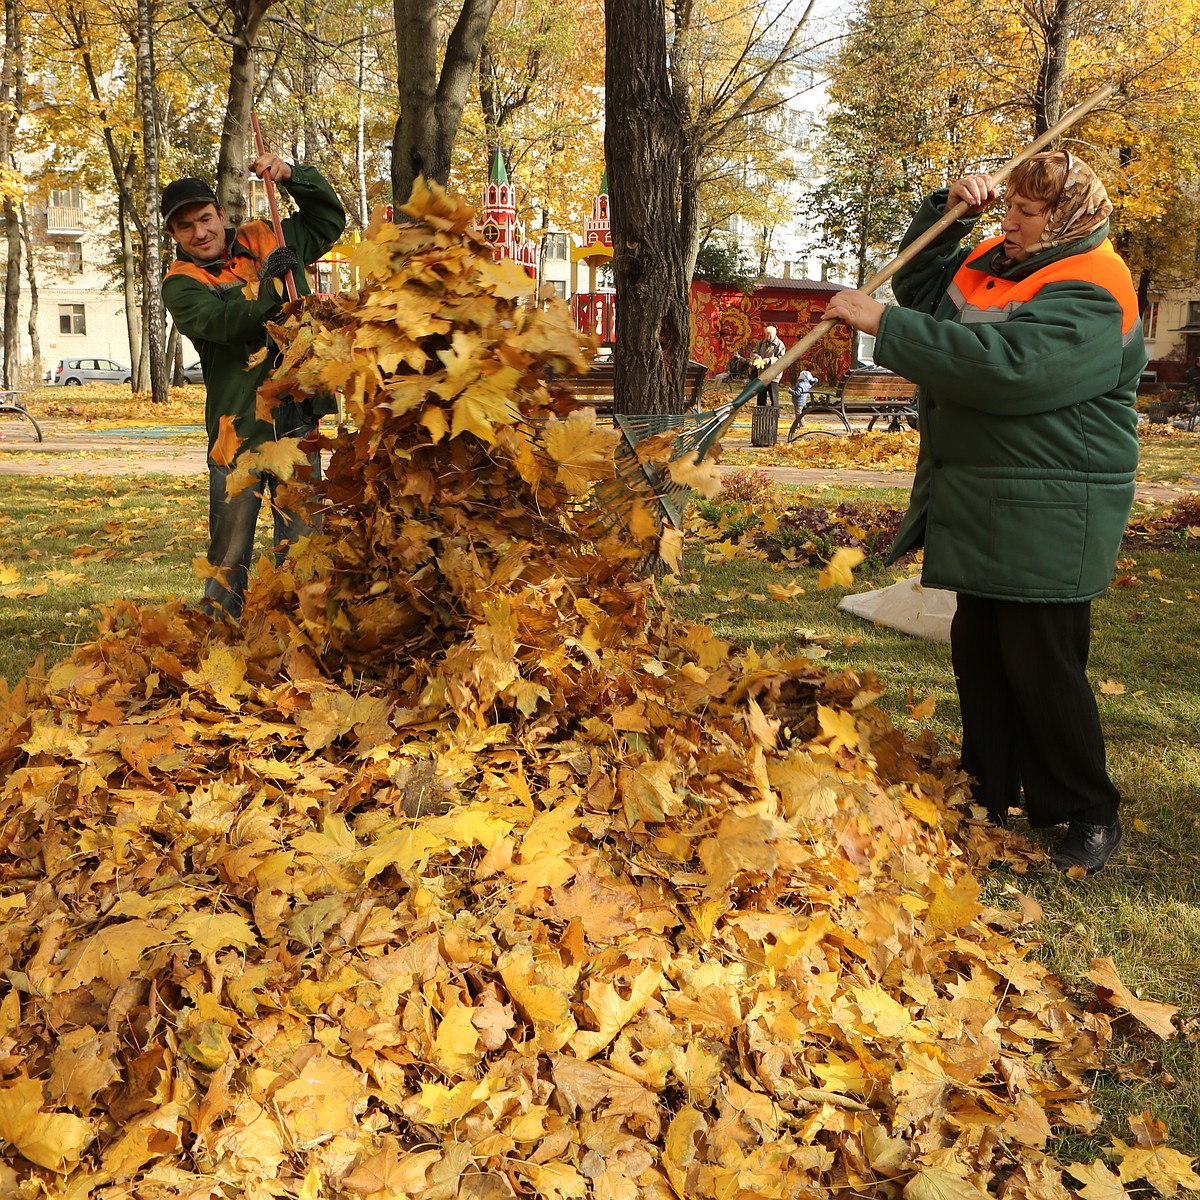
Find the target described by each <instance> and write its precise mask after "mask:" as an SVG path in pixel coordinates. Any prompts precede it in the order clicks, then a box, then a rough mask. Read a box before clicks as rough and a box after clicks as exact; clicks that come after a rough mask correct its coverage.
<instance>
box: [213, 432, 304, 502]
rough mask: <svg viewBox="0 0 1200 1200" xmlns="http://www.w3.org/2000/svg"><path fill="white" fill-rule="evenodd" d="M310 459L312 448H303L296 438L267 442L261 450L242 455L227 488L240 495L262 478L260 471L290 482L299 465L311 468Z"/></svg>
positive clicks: (230, 475) (226, 485) (231, 493)
mask: <svg viewBox="0 0 1200 1200" xmlns="http://www.w3.org/2000/svg"><path fill="white" fill-rule="evenodd" d="M309 462H310V459H309V454H308V451H307V450H301V449H300V443H299V441H298V440H297V439H296V438H281V439H280V440H279V441H277V442H263V444H262V445H261V446H259V447H258V448H257V449H255V450H248V451H246V452H245V453H244V454H241V455H239V456H238V463H237V466H236V467H234V468H233V470H232V471H230V472H229V476H228V478H227V479H226V480H225V490H226V491H227V492H228V494H229V495H230V496H237V495H240V494H241V493H242V492H244V491H245V490H246V489H247V488H248V487H251V486H252V485H253V484H254V483H256V482H257V481H258V477H259V475H260V474H267V475H274V476H275V478H276V479H279V480H282V481H287V480H289V479H291V478H292V477H293V476H294V475H295V474H296V468H297V467H307V466H308V465H309Z"/></svg>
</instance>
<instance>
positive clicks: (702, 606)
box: [0, 460, 1200, 1162]
mask: <svg viewBox="0 0 1200 1200" xmlns="http://www.w3.org/2000/svg"><path fill="white" fill-rule="evenodd" d="M1155 461H1157V460H1155ZM1164 461H1165V460H1164ZM1183 465H1184V466H1186V465H1187V464H1186V463H1184V464H1183ZM1156 469H1157V468H1156ZM1164 469H1166V468H1165V467H1164ZM1172 469H1174V468H1172ZM808 496H809V500H810V502H813V503H819V504H821V505H822V506H826V507H832V506H834V505H836V504H837V503H839V502H840V501H841V500H844V499H847V498H851V497H853V498H855V499H858V500H861V499H863V498H864V495H863V494H862V493H858V492H847V491H846V490H845V489H835V488H828V489H822V490H821V491H820V492H819V493H814V492H810V493H808ZM870 496H871V498H873V499H880V500H887V501H892V502H902V501H903V499H904V495H903V493H902V492H898V491H891V492H888V491H881V490H879V489H873V490H872V491H871V493H870ZM206 504H207V496H206V490H205V483H204V481H203V480H179V479H167V478H163V477H156V478H150V479H128V478H116V479H111V480H108V479H106V480H94V479H92V480H88V479H82V478H72V479H67V480H62V479H53V480H51V479H30V478H24V477H12V476H9V477H5V476H0V545H2V546H3V547H4V550H3V552H2V555H0V622H2V631H3V637H2V639H0V671H2V672H3V674H4V676H5V677H6V678H7V679H8V680H9V681H10V682H15V681H16V680H17V679H19V678H20V676H21V675H22V674H23V673H25V670H26V668H27V665H28V664H29V662H30V661H31V660H32V659H33V658H34V657H35V656H37V655H39V654H41V655H44V656H45V660H46V663H47V665H52V664H53V663H54V662H56V661H58V660H59V659H61V658H63V657H64V656H65V655H66V654H68V653H69V652H70V648H71V646H72V645H74V644H75V643H76V642H78V641H80V640H87V639H89V638H90V635H91V629H92V626H93V622H94V619H95V615H96V612H97V609H98V607H99V606H100V605H102V604H104V603H105V602H107V601H109V600H111V599H112V598H114V597H129V598H135V599H144V600H150V601H153V600H156V599H161V598H164V597H172V596H179V595H183V596H185V597H192V598H197V597H198V595H199V585H198V584H197V583H196V581H195V579H194V578H193V575H192V571H191V562H192V559H193V558H194V557H195V556H197V555H200V554H202V553H203V552H204V548H205V523H206ZM261 528H262V530H263V532H264V533H265V528H266V523H265V521H264V522H263V525H262V527H261ZM1120 570H1121V574H1122V576H1123V577H1124V580H1125V582H1124V583H1123V585H1122V586H1118V587H1114V588H1111V589H1110V590H1109V592H1108V593H1107V594H1106V595H1105V596H1104V597H1103V598H1101V599H1100V600H1098V601H1097V602H1096V604H1095V605H1094V618H1095V638H1094V645H1093V659H1092V672H1091V673H1092V677H1093V680H1094V681H1095V683H1096V685H1097V687H1098V688H1099V685H1100V684H1101V683H1104V684H1106V685H1107V686H1106V688H1105V690H1104V691H1103V692H1101V694H1100V695H1099V704H1100V710H1101V714H1102V718H1103V721H1104V724H1105V728H1106V730H1107V734H1108V745H1109V758H1110V768H1111V771H1112V774H1113V776H1114V779H1115V780H1116V782H1117V784H1118V786H1119V787H1120V788H1121V790H1122V792H1123V794H1124V795H1125V797H1126V807H1125V809H1124V818H1125V821H1126V824H1127V827H1128V835H1127V841H1126V846H1125V848H1124V849H1123V850H1122V852H1121V853H1120V855H1119V856H1118V857H1117V859H1116V860H1115V863H1114V865H1113V866H1112V867H1111V868H1110V869H1109V870H1106V871H1105V872H1103V873H1102V874H1101V875H1099V876H1097V877H1096V878H1095V879H1092V880H1088V881H1083V882H1071V881H1067V880H1065V879H1063V878H1062V877H1060V876H1059V875H1057V874H1056V873H1054V872H1053V871H1049V870H1035V871H1031V872H1030V873H1029V874H1028V875H1025V876H1018V875H1014V874H1011V873H1009V872H1008V871H1007V870H1006V869H999V870H997V871H996V872H994V873H993V875H992V876H991V877H990V879H989V882H988V887H989V889H990V891H991V893H992V894H993V895H994V896H997V897H998V896H1000V895H1001V894H1002V893H1003V892H1004V891H1005V890H1006V889H1011V888H1013V887H1016V888H1019V889H1020V890H1021V891H1023V892H1026V893H1027V894H1029V895H1031V896H1033V897H1034V898H1035V899H1036V900H1037V901H1039V902H1040V903H1041V905H1042V906H1043V909H1044V914H1045V915H1044V917H1043V919H1042V920H1041V921H1040V922H1038V923H1037V924H1035V925H1034V926H1032V927H1031V929H1032V932H1031V934H1030V936H1031V937H1034V938H1036V939H1037V940H1038V941H1039V943H1040V949H1039V950H1038V951H1037V953H1038V954H1039V955H1040V956H1041V958H1042V959H1043V960H1044V961H1046V962H1047V963H1048V964H1050V966H1051V967H1052V968H1053V969H1054V970H1056V971H1057V972H1059V973H1060V974H1061V975H1062V976H1063V977H1064V979H1065V980H1066V981H1067V983H1068V985H1069V986H1070V988H1071V989H1072V990H1073V991H1074V993H1075V994H1076V995H1078V996H1079V997H1081V998H1082V999H1083V1000H1084V1001H1085V1002H1086V1001H1087V999H1088V997H1090V996H1091V995H1092V994H1093V992H1094V988H1093V985H1091V984H1090V983H1089V982H1088V981H1087V980H1086V978H1085V977H1084V972H1085V971H1086V970H1087V968H1088V964H1089V961H1090V960H1091V959H1092V958H1093V957H1097V956H1102V955H1111V956H1112V958H1113V959H1114V960H1115V961H1116V963H1117V966H1118V968H1119V970H1120V972H1121V975H1122V977H1123V978H1124V980H1125V981H1126V982H1127V983H1128V984H1129V985H1130V987H1131V988H1133V989H1134V990H1135V991H1136V992H1137V994H1138V995H1140V996H1141V997H1142V998H1144V999H1153V1000H1158V1001H1162V1002H1165V1003H1170V1004H1175V1005H1178V1006H1179V1007H1180V1009H1181V1014H1180V1023H1181V1026H1182V1032H1181V1034H1180V1035H1179V1036H1177V1037H1176V1038H1174V1039H1172V1040H1171V1041H1168V1042H1163V1041H1160V1040H1159V1039H1158V1038H1156V1037H1155V1036H1154V1035H1153V1034H1151V1033H1150V1032H1149V1031H1147V1030H1145V1029H1144V1028H1142V1027H1141V1026H1137V1025H1135V1024H1134V1023H1133V1022H1132V1021H1131V1020H1130V1019H1128V1018H1124V1019H1122V1020H1120V1021H1119V1022H1118V1023H1117V1026H1116V1040H1115V1048H1114V1052H1113V1055H1112V1058H1111V1061H1112V1063H1113V1064H1114V1065H1113V1068H1112V1070H1110V1071H1109V1072H1107V1073H1106V1074H1105V1075H1103V1076H1102V1077H1101V1078H1100V1079H1099V1080H1097V1081H1096V1088H1097V1102H1098V1104H1099V1106H1100V1107H1101V1109H1102V1111H1103V1112H1104V1114H1105V1125H1104V1127H1103V1128H1102V1129H1101V1130H1100V1131H1099V1132H1098V1134H1097V1135H1096V1140H1094V1141H1093V1140H1090V1139H1074V1140H1073V1141H1072V1142H1070V1143H1063V1144H1061V1145H1060V1146H1058V1147H1056V1148H1055V1153H1056V1154H1057V1155H1058V1156H1059V1157H1060V1158H1063V1159H1064V1160H1069V1158H1070V1157H1075V1158H1079V1159H1081V1160H1082V1161H1085V1162H1090V1161H1092V1159H1093V1158H1094V1157H1096V1156H1097V1153H1098V1150H1097V1147H1098V1146H1100V1145H1102V1144H1104V1143H1105V1142H1106V1141H1107V1140H1108V1138H1109V1137H1111V1136H1113V1135H1115V1136H1119V1137H1122V1138H1125V1139H1128V1138H1129V1136H1130V1135H1129V1130H1128V1128H1127V1126H1126V1123H1125V1122H1126V1118H1127V1117H1129V1116H1131V1115H1133V1114H1135V1113H1138V1112H1140V1111H1142V1110H1143V1109H1149V1110H1150V1111H1151V1113H1152V1114H1153V1115H1154V1116H1155V1117H1156V1118H1158V1119H1159V1120H1162V1121H1164V1122H1165V1123H1166V1125H1167V1127H1168V1129H1169V1131H1170V1138H1171V1143H1172V1145H1174V1146H1175V1147H1177V1148H1178V1149H1180V1150H1182V1151H1184V1152H1185V1153H1188V1154H1190V1155H1193V1156H1200V871H1198V870H1197V865H1198V864H1200V737H1198V735H1197V731H1198V730H1200V556H1197V555H1195V554H1194V553H1189V552H1187V551H1182V550H1175V551H1173V550H1145V551H1134V552H1131V553H1129V554H1128V555H1127V556H1126V558H1125V559H1124V560H1123V561H1122V564H1121V568H1120ZM900 574H903V572H897V571H895V570H891V569H884V568H874V569H869V570H865V571H864V570H862V569H860V570H859V572H858V576H857V578H856V580H855V582H854V590H866V589H868V588H870V587H878V586H883V585H885V584H887V583H889V582H892V581H893V580H894V579H896V578H898V577H899V576H900ZM817 575H818V572H817V569H816V568H814V567H810V566H805V567H801V568H790V567H787V568H777V567H772V566H771V565H770V564H767V563H764V562H761V561H757V560H755V559H752V558H747V557H736V558H733V559H732V560H731V561H726V562H721V563H719V564H718V563H715V562H714V563H706V562H705V556H704V554H703V553H702V551H701V550H699V549H694V550H690V551H689V554H688V559H687V562H686V568H685V575H684V577H683V586H682V587H675V588H674V589H672V592H671V594H672V595H673V596H674V602H675V604H676V605H677V608H678V609H679V611H680V613H681V615H683V616H686V617H690V618H693V619H698V620H704V621H705V622H707V623H709V624H711V625H712V626H713V627H714V629H715V630H716V632H717V633H718V634H719V635H720V636H722V637H725V638H730V639H733V640H734V641H736V642H739V643H750V642H752V643H754V644H756V645H758V646H762V647H767V646H773V645H780V644H782V645H785V646H789V647H797V646H801V645H809V646H813V647H817V648H819V650H821V651H824V652H825V653H826V654H827V658H826V661H827V662H828V663H830V664H833V665H835V666H838V667H846V668H850V669H853V670H856V671H868V670H869V671H873V672H875V673H876V674H877V675H878V676H879V677H880V679H881V680H882V682H883V683H884V684H885V685H886V688H887V690H886V692H885V695H884V697H883V699H882V701H881V705H882V706H883V707H884V708H885V709H886V710H887V711H888V712H889V713H890V714H891V715H892V716H893V718H894V719H895V720H896V721H897V722H898V723H899V724H900V725H901V726H902V727H904V728H905V729H906V730H908V731H909V732H910V733H912V734H914V735H915V734H917V733H918V732H920V731H921V730H922V729H926V728H928V729H930V730H932V731H933V733H934V734H935V736H936V737H937V738H938V739H939V741H940V742H941V743H942V744H943V745H944V746H946V747H948V748H951V749H952V748H953V746H954V745H955V744H956V741H957V736H958V728H959V726H958V705H957V699H956V695H955V689H954V680H953V675H952V672H951V669H950V661H949V652H948V647H946V646H944V645H940V644H936V643H931V642H925V641H919V640H917V639H914V638H911V637H907V636H905V635H903V634H900V633H896V632H895V631H892V630H887V629H883V628H878V627H875V626H873V625H870V624H868V623H866V622H863V621H861V620H859V619H858V618H855V617H851V616H848V615H846V614H844V613H841V612H839V611H838V609H837V603H838V601H839V600H840V599H841V597H842V596H843V595H844V594H845V591H844V590H843V589H838V588H833V589H828V590H821V589H820V588H819V587H818V579H817ZM779 584H785V585H796V586H798V587H799V588H801V589H803V591H802V592H801V593H798V594H796V595H794V596H793V597H792V598H790V599H787V600H782V601H781V600H774V599H772V598H771V596H770V590H769V589H770V588H771V586H772V585H779ZM664 586H668V587H669V584H666V585H664ZM928 696H932V697H934V698H935V700H936V709H935V711H934V713H933V715H932V717H930V718H928V719H925V720H921V721H916V720H913V719H912V718H911V717H910V715H909V713H910V708H911V707H912V706H914V705H915V704H917V703H919V702H921V701H922V700H924V699H925V698H926V697H928Z"/></svg>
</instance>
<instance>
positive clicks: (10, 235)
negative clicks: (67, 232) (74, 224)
mask: <svg viewBox="0 0 1200 1200" xmlns="http://www.w3.org/2000/svg"><path fill="white" fill-rule="evenodd" d="M19 56H20V15H19V14H18V12H17V0H4V51H3V61H2V63H0V168H3V169H4V171H5V172H7V171H8V169H9V167H10V166H11V165H12V164H11V157H12V144H13V134H14V133H15V131H16V126H17V121H18V120H19V119H20V110H21V103H20V99H19V98H18V96H17V74H18V70H19V66H18V63H19ZM16 186H17V182H16V177H14V180H13V187H16ZM3 212H4V228H5V243H6V251H7V260H6V266H5V272H4V331H3V333H4V372H3V378H4V386H5V387H6V388H15V387H18V386H19V385H20V372H21V329H20V298H21V221H20V212H19V207H18V204H17V198H16V197H15V196H14V195H13V194H12V189H11V188H8V187H6V188H5V189H4V201H3Z"/></svg>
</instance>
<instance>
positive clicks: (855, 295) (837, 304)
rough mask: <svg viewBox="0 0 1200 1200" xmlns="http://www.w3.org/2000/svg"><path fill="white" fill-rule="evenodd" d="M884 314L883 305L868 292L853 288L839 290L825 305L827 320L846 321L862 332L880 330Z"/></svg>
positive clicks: (874, 332) (876, 331)
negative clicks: (881, 318) (880, 319)
mask: <svg viewBox="0 0 1200 1200" xmlns="http://www.w3.org/2000/svg"><path fill="white" fill-rule="evenodd" d="M881 316H883V305H882V304H880V303H879V301H878V300H873V299H871V297H870V296H868V295H867V293H866V292H859V291H855V290H854V289H853V288H851V289H849V290H847V291H844V292H838V293H837V295H836V296H834V298H833V299H832V300H830V302H829V303H828V304H827V305H826V306H825V319H826V320H827V321H845V322H846V324H847V325H849V326H851V327H852V328H854V329H857V330H858V331H859V332H860V333H870V334H876V333H878V332H879V318H880V317H881Z"/></svg>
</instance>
